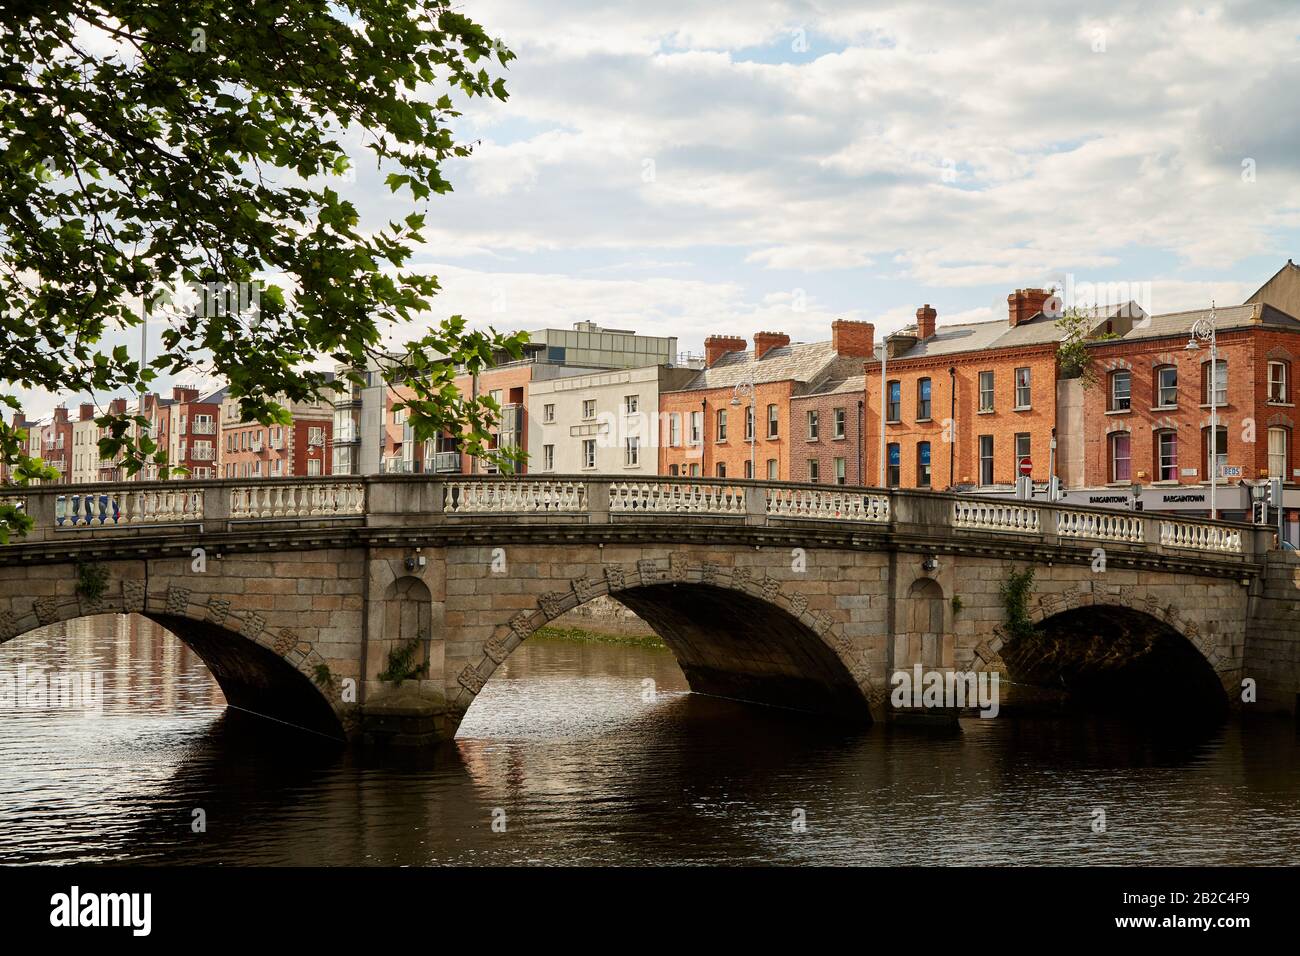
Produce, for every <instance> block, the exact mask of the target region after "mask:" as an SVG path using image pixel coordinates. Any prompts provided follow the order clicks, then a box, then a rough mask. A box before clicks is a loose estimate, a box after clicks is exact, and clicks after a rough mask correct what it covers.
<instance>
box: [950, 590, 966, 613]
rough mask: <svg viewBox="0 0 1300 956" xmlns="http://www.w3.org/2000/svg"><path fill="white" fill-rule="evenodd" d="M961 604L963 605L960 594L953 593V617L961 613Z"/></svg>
mask: <svg viewBox="0 0 1300 956" xmlns="http://www.w3.org/2000/svg"><path fill="white" fill-rule="evenodd" d="M963 606H964V605H963V604H962V603H961V595H960V594H954V595H953V596H952V614H953V617H956V616H957V615H958V614H960V613H961V609H962V607H963Z"/></svg>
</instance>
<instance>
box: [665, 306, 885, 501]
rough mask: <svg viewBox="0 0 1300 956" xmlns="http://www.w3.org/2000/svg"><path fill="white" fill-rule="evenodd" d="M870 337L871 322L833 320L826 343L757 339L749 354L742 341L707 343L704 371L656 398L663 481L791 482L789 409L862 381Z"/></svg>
mask: <svg viewBox="0 0 1300 956" xmlns="http://www.w3.org/2000/svg"><path fill="white" fill-rule="evenodd" d="M874 335H875V328H874V326H872V325H871V323H869V322H850V321H847V320H838V321H836V322H834V323H833V324H832V327H831V340H830V341H826V342H811V343H800V344H791V343H790V337H789V336H788V335H785V334H784V333H780V332H759V333H756V334H755V335H754V348H753V349H752V350H747V348H746V347H747V345H748V343H747V342H746V340H745V339H744V338H741V337H739V336H733V335H725V336H721V335H714V336H710V337H709V338H707V339H705V342H704V354H705V368H703V369H702V370H700V371H699V372H697V373H696V375H695V376H694V377H693V378H692V379H691V381H690V383H689V384H688V385H686V386H685V387H683V388H681V389H678V390H676V391H664V392H663V393H662V394H661V397H660V402H659V404H660V409H659V411H660V422H661V434H660V439H659V445H660V448H659V471H660V474H664V475H684V476H708V477H714V478H758V479H765V480H770V481H789V480H792V465H791V463H792V458H793V455H794V452H793V449H794V448H795V447H796V443H797V439H796V437H795V436H796V432H795V428H796V423H795V422H794V420H793V412H792V404H791V403H792V401H793V400H794V399H795V398H796V397H798V396H803V395H806V394H812V393H815V392H817V391H818V390H819V389H822V388H823V387H829V384H828V383H833V382H842V381H845V380H847V379H849V378H851V377H853V376H854V375H855V374H859V373H860V372H861V368H862V363H863V360H864V359H865V358H866V357H867V356H869V355H870V354H871V349H872V347H873V344H874V342H873V339H874ZM799 447H800V448H801V449H802V448H803V445H802V444H799ZM801 454H802V452H801Z"/></svg>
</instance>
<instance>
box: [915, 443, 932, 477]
mask: <svg viewBox="0 0 1300 956" xmlns="http://www.w3.org/2000/svg"><path fill="white" fill-rule="evenodd" d="M916 487H918V488H929V487H930V443H929V442H928V441H923V442H919V443H917V446H916Z"/></svg>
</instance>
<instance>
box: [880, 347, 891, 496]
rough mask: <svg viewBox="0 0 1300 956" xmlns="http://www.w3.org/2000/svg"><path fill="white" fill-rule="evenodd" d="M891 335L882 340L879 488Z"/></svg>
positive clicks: (882, 474) (882, 467) (882, 477)
mask: <svg viewBox="0 0 1300 956" xmlns="http://www.w3.org/2000/svg"><path fill="white" fill-rule="evenodd" d="M888 339H889V337H888V336H883V337H882V338H881V340H880V484H879V485H877V487H879V488H884V487H885V408H886V407H887V406H888V404H889V399H888V397H887V396H886V395H885V363H886V361H887V359H888V358H889V341H888Z"/></svg>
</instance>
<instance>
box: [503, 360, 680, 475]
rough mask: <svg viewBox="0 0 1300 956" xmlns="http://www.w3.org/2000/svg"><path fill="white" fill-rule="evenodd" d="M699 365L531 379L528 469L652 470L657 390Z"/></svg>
mask: <svg viewBox="0 0 1300 956" xmlns="http://www.w3.org/2000/svg"><path fill="white" fill-rule="evenodd" d="M696 375H698V370H696V369H691V368H675V367H672V366H669V365H650V366H644V367H642V368H631V369H614V370H609V371H602V372H588V373H585V374H578V375H569V376H563V377H559V378H553V379H549V380H545V381H540V382H534V383H532V386H531V389H530V395H529V413H530V414H529V415H528V421H529V427H528V431H529V436H528V444H529V447H530V448H532V449H533V456H532V460H531V462H530V466H531V467H530V470H531V471H532V473H534V474H565V475H574V474H579V473H583V472H594V473H597V474H604V475H624V476H637V475H644V476H648V475H655V474H658V471H659V437H660V434H661V429H660V421H659V402H660V395H661V393H662V392H664V391H672V390H674V389H679V388H682V387H684V386H685V385H686V384H688V383H689V382H690V381H691V380H693V379H694V378H695V377H696Z"/></svg>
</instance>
